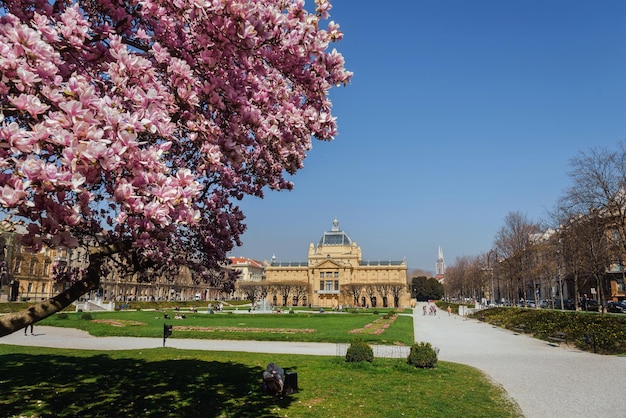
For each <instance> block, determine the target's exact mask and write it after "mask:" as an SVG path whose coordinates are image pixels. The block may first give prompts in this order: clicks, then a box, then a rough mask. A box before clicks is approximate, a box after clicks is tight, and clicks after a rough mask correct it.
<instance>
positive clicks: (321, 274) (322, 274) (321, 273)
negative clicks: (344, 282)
mask: <svg viewBox="0 0 626 418" xmlns="http://www.w3.org/2000/svg"><path fill="white" fill-rule="evenodd" d="M323 278H324V272H323V271H320V279H323Z"/></svg>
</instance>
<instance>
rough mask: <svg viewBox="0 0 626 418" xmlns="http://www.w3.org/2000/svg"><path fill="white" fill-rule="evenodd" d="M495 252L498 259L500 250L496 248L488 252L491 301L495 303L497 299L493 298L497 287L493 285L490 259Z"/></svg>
mask: <svg viewBox="0 0 626 418" xmlns="http://www.w3.org/2000/svg"><path fill="white" fill-rule="evenodd" d="M492 253H493V254H495V256H496V261H497V260H498V252H497V251H496V250H490V251H489V253H488V254H487V270H489V272H490V273H491V298H490V299H491V303H493V304H494V305H495V300H494V298H493V295H494V292H495V287H494V285H493V267H491V265H490V262H489V261H490V259H491V254H492Z"/></svg>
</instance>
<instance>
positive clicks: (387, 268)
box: [265, 219, 411, 308]
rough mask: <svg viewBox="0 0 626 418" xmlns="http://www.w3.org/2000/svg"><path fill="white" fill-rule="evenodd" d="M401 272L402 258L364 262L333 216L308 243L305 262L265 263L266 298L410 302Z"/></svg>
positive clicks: (334, 303) (330, 304) (326, 304)
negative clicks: (326, 228) (318, 236)
mask: <svg viewBox="0 0 626 418" xmlns="http://www.w3.org/2000/svg"><path fill="white" fill-rule="evenodd" d="M406 273H407V267H406V262H405V261H404V260H402V261H363V256H362V253H361V248H360V247H359V246H358V245H357V243H356V242H353V241H352V240H351V239H350V237H349V236H348V234H346V233H345V232H344V231H342V230H341V229H340V228H339V222H338V221H337V219H335V220H334V221H333V226H332V228H331V230H330V231H326V232H324V234H323V235H322V238H321V239H320V240H319V242H318V244H317V245H315V244H314V243H311V244H310V245H309V253H308V260H307V261H305V262H287V263H284V262H277V261H275V260H272V261H271V262H270V263H268V264H267V266H266V267H265V276H266V280H265V284H266V286H267V296H266V297H267V300H268V301H269V302H270V303H272V304H274V305H303V306H306V305H311V306H314V307H322V308H338V307H339V306H343V307H347V306H362V307H363V306H370V307H376V306H378V307H402V306H410V302H411V300H410V294H409V293H408V285H407V281H406Z"/></svg>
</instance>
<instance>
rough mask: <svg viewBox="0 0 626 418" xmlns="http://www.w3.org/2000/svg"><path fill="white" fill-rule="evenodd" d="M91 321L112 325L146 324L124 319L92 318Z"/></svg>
mask: <svg viewBox="0 0 626 418" xmlns="http://www.w3.org/2000/svg"><path fill="white" fill-rule="evenodd" d="M91 322H97V323H99V324H107V325H111V326H114V327H136V326H143V325H147V324H146V323H145V322H139V321H126V320H124V319H94V320H92V321H91Z"/></svg>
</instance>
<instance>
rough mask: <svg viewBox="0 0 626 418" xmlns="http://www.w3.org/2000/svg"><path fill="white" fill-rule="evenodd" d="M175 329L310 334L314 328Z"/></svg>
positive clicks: (178, 329) (182, 327)
mask: <svg viewBox="0 0 626 418" xmlns="http://www.w3.org/2000/svg"><path fill="white" fill-rule="evenodd" d="M174 330H175V331H200V332H268V333H271V334H312V333H314V332H316V330H314V329H308V328H249V327H248V328H239V327H194V326H175V327H174Z"/></svg>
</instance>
